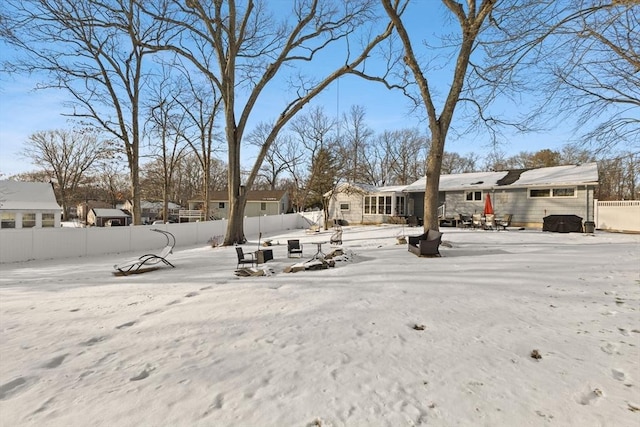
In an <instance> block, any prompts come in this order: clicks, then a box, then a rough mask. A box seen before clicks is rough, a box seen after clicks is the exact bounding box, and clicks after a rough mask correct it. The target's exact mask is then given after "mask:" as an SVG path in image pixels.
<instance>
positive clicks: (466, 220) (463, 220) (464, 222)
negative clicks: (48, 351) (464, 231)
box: [460, 215, 473, 228]
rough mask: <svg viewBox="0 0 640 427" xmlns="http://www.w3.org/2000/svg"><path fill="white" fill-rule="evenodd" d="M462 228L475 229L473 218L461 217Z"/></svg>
mask: <svg viewBox="0 0 640 427" xmlns="http://www.w3.org/2000/svg"><path fill="white" fill-rule="evenodd" d="M460 226H461V227H462V228H471V227H473V221H471V217H470V216H469V215H460Z"/></svg>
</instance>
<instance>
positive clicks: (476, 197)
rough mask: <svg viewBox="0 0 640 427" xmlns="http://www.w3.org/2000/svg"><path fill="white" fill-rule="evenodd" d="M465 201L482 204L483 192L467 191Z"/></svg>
mask: <svg viewBox="0 0 640 427" xmlns="http://www.w3.org/2000/svg"><path fill="white" fill-rule="evenodd" d="M464 199H465V200H466V201H467V202H481V201H482V191H465V193H464Z"/></svg>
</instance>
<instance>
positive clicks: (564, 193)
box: [529, 187, 576, 199]
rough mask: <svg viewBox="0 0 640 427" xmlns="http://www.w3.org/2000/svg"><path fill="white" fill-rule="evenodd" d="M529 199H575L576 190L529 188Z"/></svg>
mask: <svg viewBox="0 0 640 427" xmlns="http://www.w3.org/2000/svg"><path fill="white" fill-rule="evenodd" d="M529 197H530V198H533V199H535V198H541V197H576V188H575V187H560V188H530V189H529Z"/></svg>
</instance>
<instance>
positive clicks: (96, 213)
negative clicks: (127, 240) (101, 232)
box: [87, 209, 131, 227]
mask: <svg viewBox="0 0 640 427" xmlns="http://www.w3.org/2000/svg"><path fill="white" fill-rule="evenodd" d="M87 223H88V224H90V225H95V226H96V227H107V226H118V225H131V215H129V214H128V213H126V212H125V211H123V210H122V209H91V210H90V211H89V216H88V218H87Z"/></svg>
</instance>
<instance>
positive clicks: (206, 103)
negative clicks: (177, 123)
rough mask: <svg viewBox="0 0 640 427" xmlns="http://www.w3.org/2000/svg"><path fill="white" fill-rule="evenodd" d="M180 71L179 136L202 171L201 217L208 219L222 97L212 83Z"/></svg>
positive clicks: (177, 98) (178, 100)
mask: <svg viewBox="0 0 640 427" xmlns="http://www.w3.org/2000/svg"><path fill="white" fill-rule="evenodd" d="M180 70H181V76H182V78H181V80H182V81H183V82H184V83H183V84H182V85H180V87H179V92H180V94H179V96H177V97H176V98H175V99H176V102H177V104H178V105H179V107H180V109H181V111H180V114H179V115H180V116H181V117H182V125H181V128H180V130H179V134H180V136H181V137H182V138H183V139H184V140H185V141H186V142H187V144H188V145H189V146H190V147H191V150H192V152H193V154H194V155H195V158H196V159H197V160H198V164H199V165H200V167H201V168H202V198H203V200H204V201H205V203H204V206H203V210H204V217H205V218H209V217H210V213H209V211H210V206H209V201H210V199H211V197H210V194H211V190H212V188H211V173H212V169H213V166H212V165H213V162H214V160H215V156H214V154H215V153H216V152H218V151H220V139H221V138H220V135H217V134H216V131H217V128H216V117H217V115H218V114H219V112H220V105H221V102H222V98H221V97H220V96H218V92H217V88H216V86H215V85H214V84H213V82H212V81H210V80H207V79H204V81H201V80H200V79H197V78H196V76H195V75H194V73H190V72H189V71H188V70H187V69H186V68H185V67H183V66H181V67H180Z"/></svg>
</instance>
